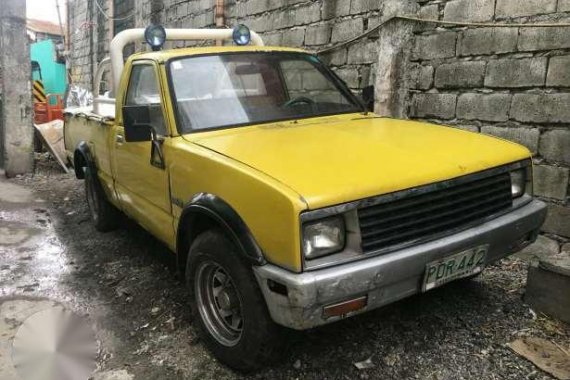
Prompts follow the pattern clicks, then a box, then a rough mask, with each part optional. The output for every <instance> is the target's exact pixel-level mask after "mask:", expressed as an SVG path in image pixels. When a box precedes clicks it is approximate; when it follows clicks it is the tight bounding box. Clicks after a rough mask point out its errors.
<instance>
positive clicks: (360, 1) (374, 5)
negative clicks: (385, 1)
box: [341, 0, 382, 14]
mask: <svg viewBox="0 0 570 380" xmlns="http://www.w3.org/2000/svg"><path fill="white" fill-rule="evenodd" d="M341 1H342V0H341ZM347 3H348V1H347ZM381 7H382V2H381V1H378V0H354V1H351V2H350V13H351V14H357V13H364V12H369V11H373V10H379V9H380V8H381Z"/></svg>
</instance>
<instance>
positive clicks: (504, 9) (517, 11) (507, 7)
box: [495, 0, 556, 18]
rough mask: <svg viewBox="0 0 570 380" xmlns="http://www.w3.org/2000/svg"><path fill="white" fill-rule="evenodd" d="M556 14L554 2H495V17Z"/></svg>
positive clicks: (499, 0)
mask: <svg viewBox="0 0 570 380" xmlns="http://www.w3.org/2000/svg"><path fill="white" fill-rule="evenodd" d="M553 12H556V0H523V1H516V0H515V1H513V0H497V7H496V10H495V17H497V18H507V17H520V16H533V15H541V14H547V13H553Z"/></svg>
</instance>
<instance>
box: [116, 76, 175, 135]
mask: <svg viewBox="0 0 570 380" xmlns="http://www.w3.org/2000/svg"><path fill="white" fill-rule="evenodd" d="M160 100H161V99H160V90H159V88H158V79H157V77H156V73H155V71H154V66H152V65H134V66H133V69H132V71H131V78H130V81H129V87H128V89H127V98H126V100H125V106H147V107H148V108H149V114H150V119H151V124H152V126H153V127H154V129H155V130H156V133H158V134H159V135H166V126H165V124H164V116H163V115H162V107H161V104H160Z"/></svg>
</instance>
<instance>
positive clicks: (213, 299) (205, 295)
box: [194, 261, 243, 347]
mask: <svg viewBox="0 0 570 380" xmlns="http://www.w3.org/2000/svg"><path fill="white" fill-rule="evenodd" d="M194 289H195V292H196V302H197V306H198V311H199V312H200V316H201V317H202V321H203V322H204V324H205V325H206V328H207V329H208V331H209V332H210V335H212V336H213V337H214V338H215V339H216V340H217V341H218V342H219V343H221V344H222V345H224V346H228V347H232V346H235V345H236V344H237V343H238V342H239V340H240V338H241V334H242V331H243V318H242V303H241V299H240V296H239V293H238V292H237V289H236V288H235V285H234V282H233V280H232V278H231V277H230V276H229V275H228V273H227V272H226V271H225V269H224V268H222V267H221V266H220V265H218V264H216V263H214V262H211V261H210V262H206V263H201V264H200V265H199V267H198V270H197V271H196V277H195V280H194Z"/></svg>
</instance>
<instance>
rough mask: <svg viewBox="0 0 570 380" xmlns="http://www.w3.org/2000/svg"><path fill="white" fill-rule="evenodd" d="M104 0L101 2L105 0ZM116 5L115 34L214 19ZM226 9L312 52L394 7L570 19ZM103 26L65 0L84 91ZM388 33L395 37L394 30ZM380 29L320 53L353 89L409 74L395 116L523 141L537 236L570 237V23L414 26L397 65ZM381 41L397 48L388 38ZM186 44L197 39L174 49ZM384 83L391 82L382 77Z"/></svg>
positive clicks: (323, 4)
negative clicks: (540, 219)
mask: <svg viewBox="0 0 570 380" xmlns="http://www.w3.org/2000/svg"><path fill="white" fill-rule="evenodd" d="M99 1H100V3H101V4H103V3H105V6H106V4H107V2H106V1H102V0H99ZM114 5H115V13H116V17H126V16H129V15H130V14H131V13H132V17H129V18H127V19H125V20H121V21H119V22H115V30H116V31H119V30H122V29H124V28H126V27H145V26H146V25H148V24H150V23H151V22H152V23H160V24H163V25H164V26H166V27H190V28H205V27H214V24H215V14H214V13H215V0H140V1H139V0H137V1H134V0H114ZM105 11H107V9H106V8H105ZM225 13H226V24H227V25H228V26H233V25H235V24H237V23H244V24H247V25H249V26H250V27H251V28H252V29H254V30H256V31H258V32H259V33H260V34H261V35H262V36H263V38H264V40H265V41H266V43H267V44H268V45H285V46H295V47H304V48H307V49H309V50H315V51H317V50H320V49H323V48H327V47H329V46H332V45H335V44H337V43H339V42H342V41H345V40H347V39H350V38H352V37H354V36H357V35H359V34H361V33H363V32H365V31H367V30H370V29H371V28H373V27H374V26H376V25H377V24H378V23H380V22H381V21H383V20H386V19H387V18H388V17H390V16H392V15H394V14H417V15H418V16H420V17H424V18H429V19H439V20H445V21H466V22H517V23H536V22H570V1H568V0H527V1H519V0H374V1H372V0H279V1H278V0H226V10H225ZM102 23H105V24H106V23H107V21H106V19H105V18H104V16H102V14H101V12H100V11H99V10H98V9H97V8H96V7H95V5H94V0H71V1H70V27H71V32H72V49H71V50H72V55H71V67H72V74H73V76H74V77H75V78H78V80H76V82H77V83H80V84H83V85H85V86H86V87H88V88H90V87H91V79H92V73H93V70H94V69H95V64H96V61H97V59H96V58H99V57H101V56H102V55H104V54H106V53H107V51H106V50H105V49H108V41H107V40H103V39H104V38H106V37H108V33H104V32H103V30H104V28H105V27H104V26H101V24H102ZM394 25H395V24H392V26H391V27H395V26H394ZM405 27H406V26H405V25H404V24H402V28H405ZM386 28H389V26H387V27H386ZM388 35H393V36H394V37H395V38H401V36H400V37H398V33H397V32H396V33H392V34H388ZM404 35H405V33H404ZM378 36H379V34H378V33H373V34H371V35H370V36H368V37H367V38H365V39H362V40H360V41H358V42H357V43H355V44H352V45H349V46H346V47H343V48H341V49H337V50H334V51H333V52H331V53H327V54H323V55H322V56H321V57H322V58H323V59H324V60H325V61H327V62H328V63H329V64H330V65H331V66H332V67H333V69H334V70H335V71H336V72H337V73H338V74H339V76H340V77H341V78H343V79H344V80H345V81H346V82H347V84H348V85H349V87H351V88H353V89H358V88H362V87H365V86H367V85H370V84H378V83H376V78H375V77H376V75H378V78H384V77H392V76H394V75H395V76H397V77H403V78H405V80H403V81H402V83H405V84H406V85H405V86H404V91H403V92H404V95H403V96H402V93H401V91H400V90H401V89H400V88H398V90H397V91H393V92H389V91H388V92H386V93H384V94H380V95H382V96H384V97H388V98H390V97H403V99H404V101H403V103H404V107H403V108H404V112H398V113H397V115H399V116H402V117H411V118H417V119H425V120H429V121H432V122H436V123H445V124H451V125H456V126H458V127H460V128H464V129H467V130H470V131H475V132H482V133H487V134H491V135H496V136H499V137H503V138H506V139H509V140H512V141H516V142H519V143H521V144H523V145H525V146H527V147H528V148H529V149H530V150H531V152H533V154H534V157H535V158H534V159H535V163H536V170H535V185H534V187H535V193H536V195H538V196H539V197H541V198H543V199H544V200H546V201H548V202H549V205H550V213H549V217H548V221H547V223H546V225H545V227H544V231H545V232H546V233H547V236H546V237H544V239H550V238H552V239H557V240H556V241H559V242H564V241H565V240H566V239H569V238H570V222H569V220H570V203H569V195H570V191H569V177H570V107H569V102H570V74H569V73H570V71H569V70H568V69H567V67H568V64H569V63H570V27H557V28H540V27H529V28H524V27H520V28H519V27H516V28H499V27H453V26H436V25H434V24H427V23H421V24H416V25H415V34H414V36H413V38H412V44H411V45H412V46H410V47H409V49H407V51H406V52H405V54H404V55H402V57H406V60H404V61H402V60H401V59H400V60H398V59H399V58H398V57H399V53H398V52H392V54H393V55H394V57H396V59H395V60H394V59H392V58H390V57H388V58H386V57H385V56H386V55H390V54H384V55H382V54H380V52H379V51H378V50H379V48H378V46H379V45H380V43H379V40H378ZM383 43H384V45H383V46H385V47H387V48H389V47H391V46H392V44H391V43H390V41H387V42H386V41H384V42H383ZM185 45H186V46H188V45H192V43H175V44H173V45H171V46H172V47H182V46H185ZM142 48H143V46H142V45H139V46H137V47H136V49H137V50H140V49H142ZM388 50H389V49H388ZM93 52H95V53H93ZM408 56H409V59H408V58H407V57H408ZM93 57H96V58H93ZM380 62H381V63H380ZM380 64H381V65H382V66H386V65H390V64H392V65H395V66H396V68H397V70H392V71H390V72H386V70H383V69H384V67H379V65H380ZM382 88H384V87H382ZM386 88H388V89H389V90H390V86H389V85H388V86H387V87H386ZM390 91H392V90H390ZM384 101H385V102H386V103H389V100H386V99H384ZM553 242H555V240H553Z"/></svg>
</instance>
